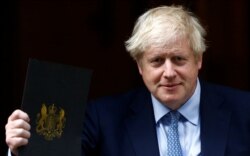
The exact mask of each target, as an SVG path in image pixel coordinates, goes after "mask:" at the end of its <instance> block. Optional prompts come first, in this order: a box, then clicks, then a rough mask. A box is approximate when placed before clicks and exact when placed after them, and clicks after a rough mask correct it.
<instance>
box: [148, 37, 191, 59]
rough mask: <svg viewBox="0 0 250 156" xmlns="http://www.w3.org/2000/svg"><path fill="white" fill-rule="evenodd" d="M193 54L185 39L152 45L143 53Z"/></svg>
mask: <svg viewBox="0 0 250 156" xmlns="http://www.w3.org/2000/svg"><path fill="white" fill-rule="evenodd" d="M163 53H166V54H167V53H169V54H172V53H173V54H174V53H176V54H193V51H192V50H191V47H190V45H189V43H188V42H187V40H185V39H181V40H176V41H174V42H171V44H167V45H164V46H157V45H152V46H150V47H148V49H147V50H146V51H145V52H144V55H154V54H163Z"/></svg>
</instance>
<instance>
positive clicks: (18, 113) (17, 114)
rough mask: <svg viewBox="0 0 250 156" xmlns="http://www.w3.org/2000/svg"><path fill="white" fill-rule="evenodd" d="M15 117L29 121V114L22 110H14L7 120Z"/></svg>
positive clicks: (12, 119)
mask: <svg viewBox="0 0 250 156" xmlns="http://www.w3.org/2000/svg"><path fill="white" fill-rule="evenodd" d="M16 119H23V120H24V121H26V122H29V121H30V119H29V116H28V114H27V113H25V112H23V111H22V110H19V109H17V110H15V111H14V112H13V113H12V114H11V115H10V116H9V118H8V121H14V120H16Z"/></svg>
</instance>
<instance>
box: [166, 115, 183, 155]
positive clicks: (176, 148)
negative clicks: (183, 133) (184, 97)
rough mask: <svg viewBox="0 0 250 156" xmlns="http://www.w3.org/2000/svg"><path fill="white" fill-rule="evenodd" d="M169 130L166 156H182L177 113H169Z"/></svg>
mask: <svg viewBox="0 0 250 156" xmlns="http://www.w3.org/2000/svg"><path fill="white" fill-rule="evenodd" d="M168 117H169V120H170V121H169V122H170V123H169V128H168V130H167V143H168V144H167V153H168V154H167V156H182V150H181V144H180V140H179V134H178V121H179V118H180V113H179V112H178V111H170V112H169V113H168Z"/></svg>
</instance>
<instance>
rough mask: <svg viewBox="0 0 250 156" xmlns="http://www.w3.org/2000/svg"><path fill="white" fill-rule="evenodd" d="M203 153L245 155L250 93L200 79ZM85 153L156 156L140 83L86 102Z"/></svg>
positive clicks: (249, 143) (249, 154) (147, 100)
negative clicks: (123, 91)
mask: <svg viewBox="0 0 250 156" xmlns="http://www.w3.org/2000/svg"><path fill="white" fill-rule="evenodd" d="M200 102H201V103H200V116H201V151H202V156H250V94H249V93H247V92H243V91H239V90H234V89H231V88H227V87H222V86H217V85H211V84H205V83H201V101H200ZM82 151H83V155H84V156H95V155H98V156H159V148H158V142H157V136H156V129H155V120H154V114H153V107H152V103H151V97H150V93H149V92H148V91H147V89H146V88H141V89H139V90H135V91H132V92H129V93H127V94H123V95H119V96H113V97H106V98H102V99H100V100H98V101H95V102H94V103H90V104H89V107H88V109H87V112H86V118H85V123H84V128H83V136H82Z"/></svg>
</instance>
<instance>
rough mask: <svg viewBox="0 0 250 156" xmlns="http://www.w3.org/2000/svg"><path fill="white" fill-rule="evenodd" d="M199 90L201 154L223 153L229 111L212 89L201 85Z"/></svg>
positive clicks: (217, 155) (213, 155)
mask: <svg viewBox="0 0 250 156" xmlns="http://www.w3.org/2000/svg"><path fill="white" fill-rule="evenodd" d="M201 88H202V91H201V105H200V113H201V151H202V156H211V155H212V156H223V155H225V148H226V141H227V133H228V129H229V123H230V117H231V112H230V111H228V110H227V109H226V107H224V105H225V101H224V99H223V98H222V97H221V96H219V95H217V94H216V93H215V92H213V89H211V88H206V86H205V85H204V86H202V87H201Z"/></svg>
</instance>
